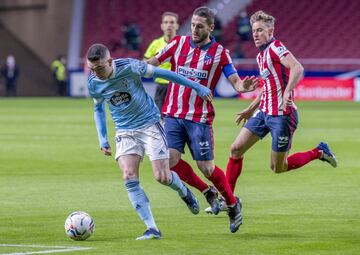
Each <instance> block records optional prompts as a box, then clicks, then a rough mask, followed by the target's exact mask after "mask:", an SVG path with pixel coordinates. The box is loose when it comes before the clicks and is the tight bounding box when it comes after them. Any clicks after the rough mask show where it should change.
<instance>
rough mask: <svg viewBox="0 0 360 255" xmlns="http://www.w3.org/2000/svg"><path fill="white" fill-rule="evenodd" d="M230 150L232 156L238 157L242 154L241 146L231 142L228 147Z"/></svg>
mask: <svg viewBox="0 0 360 255" xmlns="http://www.w3.org/2000/svg"><path fill="white" fill-rule="evenodd" d="M230 151H231V156H232V157H233V158H237V159H240V158H241V157H242V156H243V153H242V151H241V148H240V147H239V146H238V145H237V144H236V143H233V144H232V145H231V147H230Z"/></svg>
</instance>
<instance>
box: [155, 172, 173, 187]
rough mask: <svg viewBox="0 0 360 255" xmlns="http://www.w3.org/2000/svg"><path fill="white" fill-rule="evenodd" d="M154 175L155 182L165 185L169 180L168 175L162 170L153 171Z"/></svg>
mask: <svg viewBox="0 0 360 255" xmlns="http://www.w3.org/2000/svg"><path fill="white" fill-rule="evenodd" d="M154 177H155V180H156V181H157V182H159V183H161V184H164V185H167V184H169V182H170V180H169V178H168V176H167V175H166V174H164V173H162V172H158V173H155V176H154Z"/></svg>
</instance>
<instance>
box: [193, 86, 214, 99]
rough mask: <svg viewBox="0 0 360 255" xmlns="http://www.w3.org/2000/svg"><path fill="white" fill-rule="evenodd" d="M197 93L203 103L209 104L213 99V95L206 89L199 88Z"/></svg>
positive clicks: (203, 87)
mask: <svg viewBox="0 0 360 255" xmlns="http://www.w3.org/2000/svg"><path fill="white" fill-rule="evenodd" d="M197 93H198V94H199V96H200V97H201V98H202V99H204V100H205V101H208V102H211V101H212V99H213V94H212V92H211V90H210V89H209V88H208V87H205V86H201V88H200V89H199V91H197Z"/></svg>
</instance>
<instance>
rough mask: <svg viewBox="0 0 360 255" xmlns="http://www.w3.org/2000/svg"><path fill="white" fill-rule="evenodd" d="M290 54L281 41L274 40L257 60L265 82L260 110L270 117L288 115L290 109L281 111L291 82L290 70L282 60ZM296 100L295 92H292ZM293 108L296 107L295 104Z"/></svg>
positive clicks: (264, 48) (265, 47)
mask: <svg viewBox="0 0 360 255" xmlns="http://www.w3.org/2000/svg"><path fill="white" fill-rule="evenodd" d="M289 53H290V52H289V51H288V50H287V49H286V47H285V46H284V45H283V44H282V43H281V42H280V41H279V40H272V41H270V42H269V43H268V44H266V45H264V46H262V47H261V51H260V53H259V54H258V55H257V57H256V60H257V63H258V65H259V70H260V76H261V78H262V80H263V83H264V87H263V94H262V97H261V102H260V109H261V110H262V111H263V112H265V113H266V114H269V115H286V114H289V113H290V110H291V109H290V107H287V109H286V111H285V112H284V111H283V110H282V109H281V106H282V99H283V94H284V91H285V88H286V85H287V84H288V80H289V69H288V68H286V67H285V66H284V65H282V64H281V60H282V59H283V58H284V57H286V56H287V55H288V54H289ZM291 98H292V99H293V98H294V91H292V92H291ZM293 107H296V106H295V104H293Z"/></svg>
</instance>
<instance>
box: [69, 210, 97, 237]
mask: <svg viewBox="0 0 360 255" xmlns="http://www.w3.org/2000/svg"><path fill="white" fill-rule="evenodd" d="M65 233H66V234H67V235H68V236H69V237H70V238H71V239H73V240H76V241H83V240H86V239H88V238H89V237H90V236H91V235H92V234H93V233H94V220H93V219H92V218H91V216H90V215H89V214H87V213H86V212H81V211H78V212H73V213H71V214H70V215H69V216H68V217H67V218H66V221H65Z"/></svg>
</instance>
